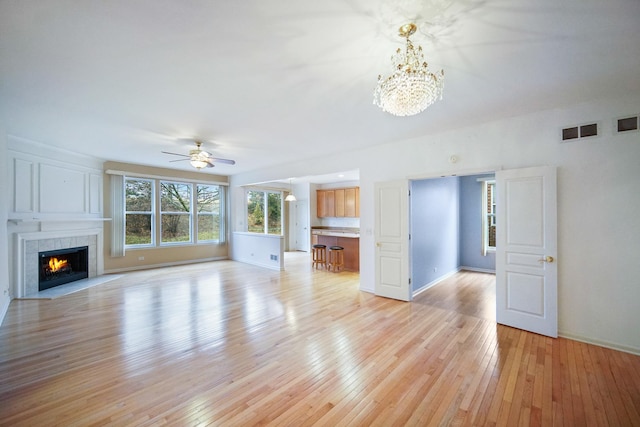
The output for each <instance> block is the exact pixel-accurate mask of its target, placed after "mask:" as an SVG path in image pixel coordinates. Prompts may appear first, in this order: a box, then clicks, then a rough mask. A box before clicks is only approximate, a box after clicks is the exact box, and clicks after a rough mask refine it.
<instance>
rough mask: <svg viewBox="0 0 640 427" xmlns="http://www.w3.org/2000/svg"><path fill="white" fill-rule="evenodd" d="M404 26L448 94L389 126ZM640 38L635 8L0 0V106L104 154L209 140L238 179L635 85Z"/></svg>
mask: <svg viewBox="0 0 640 427" xmlns="http://www.w3.org/2000/svg"><path fill="white" fill-rule="evenodd" d="M408 21H414V22H416V23H417V24H418V26H419V32H418V34H416V35H415V36H414V37H413V42H414V44H415V45H422V46H423V48H424V49H425V52H426V58H427V61H429V63H430V65H431V66H433V67H437V68H444V70H445V76H446V77H445V95H444V99H443V100H442V101H439V102H438V103H436V104H434V105H433V106H431V107H429V109H427V110H426V111H425V112H423V113H421V114H419V115H417V116H413V117H405V118H399V117H393V116H390V115H388V114H386V113H384V112H382V111H381V110H380V109H379V108H378V107H376V106H374V105H373V104H372V93H373V89H374V86H375V84H376V80H377V76H378V74H388V73H389V71H390V63H389V58H390V56H391V54H392V53H393V52H394V50H395V49H396V48H397V47H400V46H402V44H403V43H402V39H400V38H399V37H397V36H396V34H397V29H398V27H399V26H400V25H401V24H404V23H406V22H408ZM639 41H640V1H638V0H607V1H602V0H561V1H558V0H535V1H534V0H496V1H492V0H486V1H485V0H457V1H456V0H426V1H417V0H413V1H412V0H395V1H381V0H342V1H340V0H322V1H317V0H313V1H311V0H277V1H276V0H243V1H220V0H219V1H213V0H209V1H204V0H201V1H196V0H189V1H184V0H110V1H77V0H49V1H35V0H34V1H24V0H0V78H1V87H0V108H1V110H0V112H1V113H2V120H3V121H4V125H5V128H6V130H7V132H8V133H9V134H12V135H16V136H19V137H23V138H27V139H31V140H34V141H38V142H42V143H46V144H50V145H54V146H58V147H60V148H63V149H67V150H73V151H77V152H81V153H86V154H89V155H93V156H96V157H99V158H103V159H105V160H114V161H123V162H130V163H139V164H147V165H154V166H162V167H174V168H178V167H180V168H189V166H188V162H179V163H169V160H172V158H171V156H168V155H166V154H162V153H161V151H163V150H164V151H173V152H184V153H186V152H187V151H188V150H189V149H190V148H191V147H190V146H189V144H188V143H186V142H185V141H184V140H181V139H180V138H185V137H187V138H199V139H203V140H205V141H210V142H209V143H207V144H205V145H204V147H203V148H204V149H207V150H208V151H211V152H213V154H214V155H215V156H217V157H224V158H232V159H235V160H236V161H237V164H236V165H235V166H225V165H220V166H217V167H216V168H214V169H208V170H207V172H210V173H218V174H223V175H232V174H236V173H241V172H247V171H250V170H254V169H258V168H262V167H268V166H274V165H278V164H285V163H288V162H294V161H301V160H305V159H309V158H313V157H316V156H320V155H326V154H330V153H338V152H343V151H346V150H350V149H357V148H362V147H367V146H374V145H377V144H382V143H386V142H390V141H394V140H399V139H405V138H412V137H416V136H420V135H426V134H429V133H434V132H439V131H442V130H446V129H451V128H454V127H456V126H466V125H469V124H475V123H480V122H483V121H487V120H492V119H495V118H498V117H504V116H510V115H517V114H523V113H527V112H530V111H536V110H541V109H548V108H554V107H559V106H566V105H570V104H575V103H579V102H583V101H586V100H589V99H594V98H599V97H607V96H618V95H626V94H628V93H629V92H632V93H640V78H639V75H638V70H640V47H639V46H640V44H639ZM283 178H288V177H283Z"/></svg>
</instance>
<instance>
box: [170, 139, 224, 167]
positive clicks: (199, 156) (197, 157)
mask: <svg viewBox="0 0 640 427" xmlns="http://www.w3.org/2000/svg"><path fill="white" fill-rule="evenodd" d="M194 142H195V143H196V148H195V149H193V150H189V154H179V153H171V152H169V151H163V153H164V154H171V155H172V156H181V157H184V159H177V160H170V161H171V162H180V161H183V160H189V162H190V163H191V166H193V167H194V168H196V169H202V168H205V167H206V168H212V167H214V166H215V164H214V163H224V164H227V165H235V164H236V162H235V160H230V159H221V158H219V157H213V155H212V154H211V153H209V152H208V151H204V150H201V149H200V146H201V145H202V142H200V141H194Z"/></svg>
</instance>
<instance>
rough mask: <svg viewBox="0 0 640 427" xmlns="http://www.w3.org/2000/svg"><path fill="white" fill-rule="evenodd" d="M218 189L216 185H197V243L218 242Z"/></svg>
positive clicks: (219, 210)
mask: <svg viewBox="0 0 640 427" xmlns="http://www.w3.org/2000/svg"><path fill="white" fill-rule="evenodd" d="M221 202H222V201H221V198H220V187H219V186H217V185H202V184H198V185H197V200H196V203H197V212H198V221H197V228H198V242H216V241H219V240H220V234H221V232H220V230H221V228H220V212H221V207H222V206H221V205H222V203H221Z"/></svg>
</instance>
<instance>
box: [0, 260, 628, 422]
mask: <svg viewBox="0 0 640 427" xmlns="http://www.w3.org/2000/svg"><path fill="white" fill-rule="evenodd" d="M286 265H287V270H286V271H283V272H279V271H271V270H265V269H261V268H258V267H254V266H249V265H246V264H241V263H235V262H231V261H218V262H211V263H203V264H196V265H190V266H178V267H171V268H164V269H157V270H147V271H139V272H133V273H128V274H124V275H123V276H122V277H121V278H119V279H116V280H113V281H111V282H108V283H105V284H102V285H99V286H97V287H94V288H91V289H87V290H84V291H80V292H77V293H75V294H71V295H68V296H65V297H61V298H58V299H55V300H20V301H12V302H11V304H10V306H9V310H8V312H7V315H6V318H5V321H4V322H3V324H2V326H1V327H0V425H11V426H34V425H83V426H84V425H118V426H128V425H130V426H156V425H216V426H220V425H225V426H226V425H229V426H236V425H295V426H310V425H326V426H337V425H343V426H358V425H367V426H368V425H372V426H375V425H379V426H402V425H455V426H458V425H460V426H469V425H577V424H593V425H638V424H640V416H639V415H638V414H639V413H640V357H638V356H634V355H631V354H628V353H621V352H616V351H614V350H610V349H605V348H602V347H596V346H593V345H589V344H584V343H577V342H573V341H568V340H565V339H562V338H559V339H551V338H547V337H542V336H539V335H535V334H531V333H528V332H524V331H520V330H517V329H513V328H508V327H505V326H502V325H496V323H495V291H494V287H495V278H494V276H492V275H489V274H484V273H473V272H460V273H459V274H456V275H455V276H452V277H450V278H447V279H446V280H444V281H443V282H441V283H439V284H438V285H436V286H434V287H432V288H431V289H429V290H427V291H425V292H423V293H421V294H420V295H418V296H417V297H416V298H415V299H414V301H413V302H410V303H405V302H400V301H394V300H390V299H385V298H379V297H375V296H374V295H370V294H367V293H364V292H360V291H359V290H358V283H359V276H358V274H357V273H352V272H341V273H329V272H325V271H323V270H314V269H311V268H310V261H309V259H308V256H305V255H302V254H287V259H286Z"/></svg>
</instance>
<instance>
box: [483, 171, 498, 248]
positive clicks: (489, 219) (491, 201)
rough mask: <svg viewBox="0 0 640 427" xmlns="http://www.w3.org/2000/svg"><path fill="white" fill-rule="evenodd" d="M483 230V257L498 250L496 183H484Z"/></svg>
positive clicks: (490, 181)
mask: <svg viewBox="0 0 640 427" xmlns="http://www.w3.org/2000/svg"><path fill="white" fill-rule="evenodd" d="M482 185H483V189H482V225H483V226H482V229H483V236H482V242H483V250H482V252H483V255H486V254H487V252H492V251H495V250H496V200H495V189H496V182H495V181H492V180H489V181H483V182H482Z"/></svg>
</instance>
